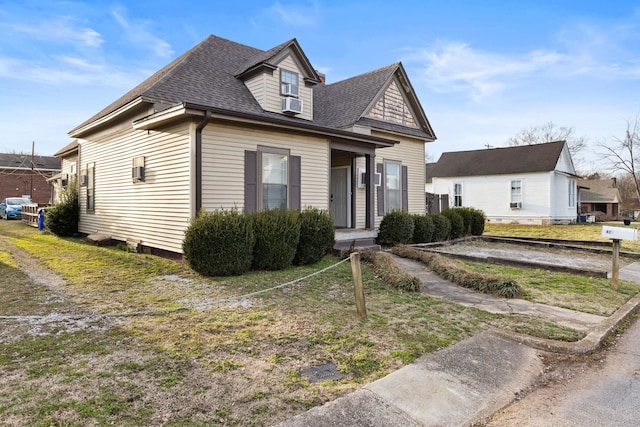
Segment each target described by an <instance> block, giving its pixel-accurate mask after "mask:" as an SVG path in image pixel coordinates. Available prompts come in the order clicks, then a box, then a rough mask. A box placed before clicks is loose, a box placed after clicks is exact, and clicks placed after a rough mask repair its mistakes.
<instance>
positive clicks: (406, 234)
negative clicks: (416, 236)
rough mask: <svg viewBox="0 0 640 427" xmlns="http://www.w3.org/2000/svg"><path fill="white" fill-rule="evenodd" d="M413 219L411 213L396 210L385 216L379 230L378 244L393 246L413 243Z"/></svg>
mask: <svg viewBox="0 0 640 427" xmlns="http://www.w3.org/2000/svg"><path fill="white" fill-rule="evenodd" d="M414 227H415V225H414V224H413V217H412V216H411V214H410V213H409V212H406V211H403V210H401V209H394V210H393V211H391V212H389V213H387V214H385V216H384V217H383V218H382V221H381V222H380V228H379V229H378V244H380V245H385V246H393V245H397V244H400V243H404V244H406V243H411V239H412V238H413V229H414Z"/></svg>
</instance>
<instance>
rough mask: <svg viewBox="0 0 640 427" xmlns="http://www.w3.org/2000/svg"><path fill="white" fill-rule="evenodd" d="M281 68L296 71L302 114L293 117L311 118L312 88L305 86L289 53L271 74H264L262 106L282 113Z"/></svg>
mask: <svg viewBox="0 0 640 427" xmlns="http://www.w3.org/2000/svg"><path fill="white" fill-rule="evenodd" d="M282 68H284V69H285V70H289V71H293V72H295V73H298V86H299V88H300V90H299V97H298V98H299V99H301V100H302V103H303V107H302V114H296V115H295V117H298V118H301V119H305V120H312V119H313V102H312V99H313V89H312V88H310V87H306V86H305V84H304V80H303V77H304V76H303V74H302V73H301V71H300V69H299V68H298V65H297V64H296V62H295V61H294V60H293V59H292V58H291V56H290V55H288V56H286V57H285V58H284V59H283V60H282V61H281V62H280V63H279V64H278V69H276V70H274V71H273V75H269V74H265V88H266V92H265V93H266V99H265V103H264V106H263V108H264V109H265V110H267V111H272V112H274V113H282V99H283V98H284V96H282V95H280V69H282ZM254 96H255V95H254Z"/></svg>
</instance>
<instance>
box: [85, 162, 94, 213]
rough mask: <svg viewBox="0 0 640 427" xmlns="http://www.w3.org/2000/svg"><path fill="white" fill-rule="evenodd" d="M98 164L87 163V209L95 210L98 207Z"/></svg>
mask: <svg viewBox="0 0 640 427" xmlns="http://www.w3.org/2000/svg"><path fill="white" fill-rule="evenodd" d="M95 181H96V164H95V163H89V164H88V165H87V211H91V212H93V211H94V210H95V208H96V196H95V191H96V182H95Z"/></svg>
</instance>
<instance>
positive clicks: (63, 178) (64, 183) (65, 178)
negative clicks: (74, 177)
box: [60, 173, 69, 187]
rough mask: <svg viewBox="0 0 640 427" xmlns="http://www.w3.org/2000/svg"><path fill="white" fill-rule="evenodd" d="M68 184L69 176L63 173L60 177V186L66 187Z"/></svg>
mask: <svg viewBox="0 0 640 427" xmlns="http://www.w3.org/2000/svg"><path fill="white" fill-rule="evenodd" d="M68 183H69V175H67V174H66V173H63V174H62V175H60V186H61V187H66V186H67V184H68Z"/></svg>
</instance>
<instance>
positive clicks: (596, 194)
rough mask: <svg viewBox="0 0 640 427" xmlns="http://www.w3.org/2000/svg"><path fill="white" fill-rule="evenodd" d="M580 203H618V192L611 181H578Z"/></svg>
mask: <svg viewBox="0 0 640 427" xmlns="http://www.w3.org/2000/svg"><path fill="white" fill-rule="evenodd" d="M578 185H579V186H580V187H582V188H581V189H580V201H581V202H587V203H619V202H620V192H619V191H618V189H617V188H616V187H615V182H614V181H613V180H612V179H589V180H586V179H585V180H579V181H578Z"/></svg>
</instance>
